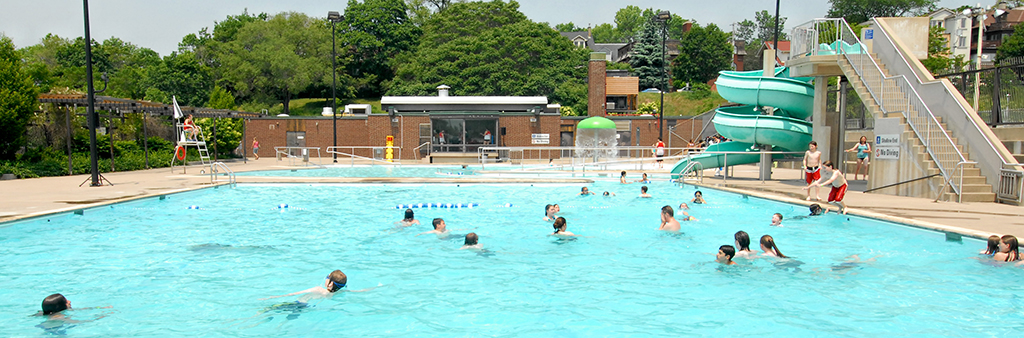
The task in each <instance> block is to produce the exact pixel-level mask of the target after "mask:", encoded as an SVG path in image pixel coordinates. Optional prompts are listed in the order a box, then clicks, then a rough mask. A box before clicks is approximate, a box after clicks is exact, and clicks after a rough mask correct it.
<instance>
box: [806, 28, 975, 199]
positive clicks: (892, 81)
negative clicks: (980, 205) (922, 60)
mask: <svg viewBox="0 0 1024 338" xmlns="http://www.w3.org/2000/svg"><path fill="white" fill-rule="evenodd" d="M791 51H792V53H793V54H792V55H801V56H815V55H842V56H841V57H842V58H844V59H845V60H846V61H847V62H848V63H849V64H850V66H852V68H853V70H854V71H855V72H856V73H857V75H858V76H860V78H861V81H862V83H863V84H864V86H865V88H867V90H868V93H869V94H870V95H871V99H872V100H873V101H874V103H875V104H877V105H878V106H879V107H880V108H881V110H882V114H883V115H884V116H887V115H888V114H890V113H893V114H900V115H902V116H903V117H904V118H905V119H906V121H907V124H908V125H910V128H911V129H913V130H914V134H915V135H917V138H918V139H919V140H921V143H922V144H923V145H924V147H925V149H926V150H927V152H928V155H929V156H931V158H932V160H933V161H934V162H935V165H936V166H937V167H938V168H939V171H940V172H941V173H942V177H943V179H945V180H949V179H950V176H951V175H954V174H956V170H954V169H955V168H956V167H957V165H958V164H960V163H963V162H967V159H966V158H964V155H963V153H962V152H960V148H958V147H957V146H956V143H955V142H953V139H952V138H951V137H950V136H949V132H948V131H946V129H945V128H943V127H942V124H940V123H939V121H938V119H936V118H935V115H934V114H932V111H931V109H929V108H928V106H927V105H925V104H924V101H923V100H922V99H921V96H920V95H919V94H918V93H917V90H916V89H914V87H913V86H911V85H910V82H909V81H908V80H907V77H906V76H904V75H897V76H885V72H883V71H882V67H880V66H879V65H878V63H877V62H875V59H874V58H872V57H871V55H870V54H867V48H866V47H865V46H864V44H862V43H861V42H860V39H859V38H858V37H857V34H855V33H854V32H853V29H851V28H850V26H849V25H847V24H846V20H843V19H814V20H811V21H808V22H806V23H804V24H801V25H799V26H797V27H795V28H793V32H792V42H791ZM960 175H963V174H962V171H961V173H960ZM950 187H951V188H952V189H953V191H954V192H955V193H956V194H957V195H960V193H961V192H962V191H963V190H962V184H960V183H959V181H954V183H952V184H951V185H950Z"/></svg>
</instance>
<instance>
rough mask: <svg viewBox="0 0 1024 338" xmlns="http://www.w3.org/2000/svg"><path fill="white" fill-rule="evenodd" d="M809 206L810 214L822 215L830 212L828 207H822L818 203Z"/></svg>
mask: <svg viewBox="0 0 1024 338" xmlns="http://www.w3.org/2000/svg"><path fill="white" fill-rule="evenodd" d="M809 208H810V210H811V214H810V216H821V215H824V214H827V213H828V208H822V207H821V205H819V204H818V203H814V204H811V206H810V207H809Z"/></svg>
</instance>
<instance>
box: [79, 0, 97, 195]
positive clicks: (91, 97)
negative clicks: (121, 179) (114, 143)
mask: <svg viewBox="0 0 1024 338" xmlns="http://www.w3.org/2000/svg"><path fill="white" fill-rule="evenodd" d="M82 6H83V8H84V12H85V86H86V88H87V91H86V93H87V94H86V100H87V101H88V103H89V105H88V109H87V110H86V116H88V117H89V174H90V175H91V178H90V179H91V180H92V182H91V183H89V185H90V186H93V187H98V186H99V185H100V169H99V163H97V157H99V156H98V154H96V125H97V124H98V122H99V121H98V120H99V116H96V107H95V101H96V99H95V98H96V92H95V88H93V86H92V38H91V37H90V35H89V0H82Z"/></svg>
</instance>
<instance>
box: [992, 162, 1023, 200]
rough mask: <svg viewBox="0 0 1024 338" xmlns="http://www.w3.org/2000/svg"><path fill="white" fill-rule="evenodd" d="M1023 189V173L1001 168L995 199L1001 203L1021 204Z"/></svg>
mask: <svg viewBox="0 0 1024 338" xmlns="http://www.w3.org/2000/svg"><path fill="white" fill-rule="evenodd" d="M1022 189H1024V172H1022V171H1020V170H1013V169H1006V168H1003V169H1002V170H1000V172H999V186H998V187H996V198H999V199H1000V200H1002V201H1007V202H1015V204H1017V205H1020V204H1021V197H1022V195H1024V194H1021V190H1022Z"/></svg>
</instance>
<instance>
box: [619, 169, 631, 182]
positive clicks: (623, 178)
mask: <svg viewBox="0 0 1024 338" xmlns="http://www.w3.org/2000/svg"><path fill="white" fill-rule="evenodd" d="M619 183H622V184H630V183H633V182H629V181H626V171H625V170H623V171H622V173H621V174H619Z"/></svg>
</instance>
